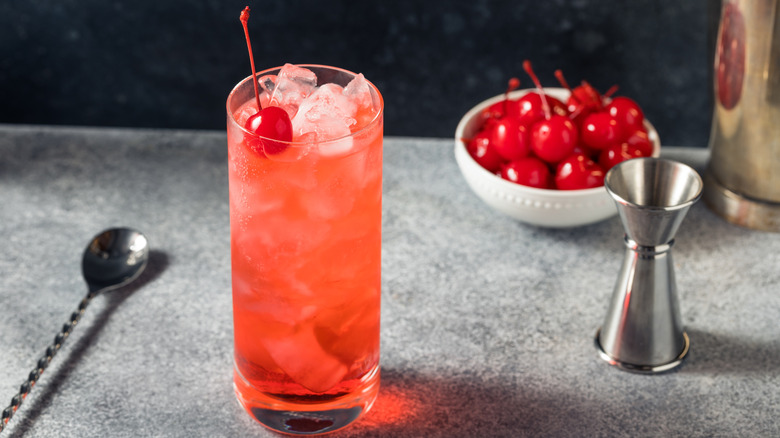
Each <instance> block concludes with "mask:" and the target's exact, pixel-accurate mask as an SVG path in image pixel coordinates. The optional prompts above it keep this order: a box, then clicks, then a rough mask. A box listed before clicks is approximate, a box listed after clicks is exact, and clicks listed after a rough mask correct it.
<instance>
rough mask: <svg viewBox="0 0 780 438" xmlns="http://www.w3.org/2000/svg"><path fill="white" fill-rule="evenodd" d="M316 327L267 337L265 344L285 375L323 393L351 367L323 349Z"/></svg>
mask: <svg viewBox="0 0 780 438" xmlns="http://www.w3.org/2000/svg"><path fill="white" fill-rule="evenodd" d="M313 330H314V329H313V328H312V327H309V326H305V327H299V328H298V329H297V330H296V332H295V333H293V334H290V335H287V336H283V337H279V338H275V339H274V338H270V339H265V340H264V342H263V343H264V345H265V347H266V349H267V350H268V352H269V353H270V355H271V357H272V358H273V360H274V362H276V364H277V365H278V366H279V368H281V369H282V370H283V371H284V373H285V374H287V375H288V376H290V378H292V379H293V380H294V381H295V382H296V383H298V384H300V385H301V386H303V387H304V388H306V389H308V390H310V391H312V392H317V393H322V392H326V391H328V390H329V389H331V388H333V387H334V386H335V385H336V384H338V383H339V382H340V381H341V379H343V378H344V376H345V375H346V374H347V371H349V370H348V368H347V367H346V365H344V364H343V363H342V362H341V361H340V360H339V359H337V358H336V357H334V356H332V355H330V354H328V353H327V352H326V351H325V350H323V348H322V346H321V345H320V343H319V341H318V340H317V337H316V336H315V335H314V331H313Z"/></svg>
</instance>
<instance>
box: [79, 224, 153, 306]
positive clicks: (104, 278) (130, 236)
mask: <svg viewBox="0 0 780 438" xmlns="http://www.w3.org/2000/svg"><path fill="white" fill-rule="evenodd" d="M148 260H149V244H148V242H147V240H146V236H144V235H143V233H141V232H139V231H136V230H132V229H129V228H114V229H110V230H106V231H104V232H102V233H100V234H98V235H97V236H95V237H94V238H93V239H92V241H91V242H90V243H89V245H88V246H87V249H85V250H84V257H83V259H82V261H81V273H82V275H83V276H84V280H85V281H86V282H87V285H88V286H89V290H90V292H92V291H97V292H106V291H108V290H112V289H117V288H120V287H122V286H125V285H126V284H128V283H130V282H131V281H133V280H135V279H136V278H138V276H139V275H141V272H143V270H144V268H145V267H146V263H147V262H148Z"/></svg>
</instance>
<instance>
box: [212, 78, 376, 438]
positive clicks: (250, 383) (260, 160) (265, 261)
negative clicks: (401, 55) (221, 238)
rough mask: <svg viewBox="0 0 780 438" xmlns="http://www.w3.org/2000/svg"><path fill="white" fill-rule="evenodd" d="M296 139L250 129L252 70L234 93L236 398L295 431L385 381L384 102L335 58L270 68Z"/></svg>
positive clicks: (366, 403) (364, 402)
mask: <svg viewBox="0 0 780 438" xmlns="http://www.w3.org/2000/svg"><path fill="white" fill-rule="evenodd" d="M257 78H258V80H259V81H260V86H261V88H260V89H261V90H263V92H262V94H261V96H260V102H261V104H262V106H263V107H267V106H276V107H279V108H282V109H284V110H285V111H287V113H288V114H289V115H290V119H291V120H292V126H293V138H292V141H291V142H283V141H278V140H275V139H269V138H263V137H260V136H258V135H256V134H254V133H252V132H251V131H249V130H247V129H246V128H245V127H244V126H245V123H246V120H247V119H248V118H249V117H251V116H252V115H253V114H255V113H257V111H258V108H257V104H256V99H255V98H254V84H253V81H252V77H249V78H247V79H245V80H243V81H242V82H240V83H239V84H238V85H237V86H236V87H235V89H234V90H233V91H232V92H231V93H230V96H229V97H228V100H227V115H228V117H227V119H228V123H227V135H228V165H229V183H230V228H231V233H230V234H231V241H230V243H231V255H232V281H233V319H234V337H235V375H234V382H235V388H236V394H237V396H238V399H239V401H240V402H241V404H242V405H243V406H244V407H245V408H246V409H247V411H248V412H249V413H250V414H251V415H252V416H253V417H254V418H256V419H257V420H258V421H260V422H261V423H263V424H264V425H266V426H268V427H270V428H272V429H274V430H278V431H281V432H286V433H317V432H329V431H332V430H336V429H338V428H340V427H343V426H345V425H346V424H349V423H350V422H352V421H353V420H354V419H355V418H357V417H358V416H359V415H361V414H362V413H364V412H365V411H367V410H368V409H369V408H370V407H371V404H372V403H373V401H374V399H375V398H376V394H377V391H378V388H379V313H380V282H381V281H380V273H381V223H382V129H383V101H382V97H381V95H380V93H379V92H378V90H377V89H376V88H375V87H374V86H373V85H372V84H370V83H369V82H367V81H366V80H365V79H364V78H363V76H362V75H355V74H354V73H351V72H348V71H345V70H341V69H338V68H333V67H325V66H291V65H286V66H284V67H283V68H282V69H279V68H277V69H273V70H266V71H264V72H259V73H258V74H257Z"/></svg>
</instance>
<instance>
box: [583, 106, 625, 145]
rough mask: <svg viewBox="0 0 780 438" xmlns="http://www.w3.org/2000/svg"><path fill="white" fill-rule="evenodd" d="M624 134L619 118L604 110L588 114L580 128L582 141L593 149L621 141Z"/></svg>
mask: <svg viewBox="0 0 780 438" xmlns="http://www.w3.org/2000/svg"><path fill="white" fill-rule="evenodd" d="M622 134H623V133H622V132H621V130H620V126H619V125H618V122H617V120H615V119H613V118H612V116H610V115H609V114H608V113H606V112H604V111H599V112H594V113H591V114H588V116H587V117H585V119H584V120H583V121H582V127H581V128H580V138H581V139H582V142H583V143H584V144H585V145H586V146H588V147H591V148H593V149H604V148H605V147H607V146H609V145H611V144H614V143H618V142H620V141H621V140H623V138H622V137H623V135H622Z"/></svg>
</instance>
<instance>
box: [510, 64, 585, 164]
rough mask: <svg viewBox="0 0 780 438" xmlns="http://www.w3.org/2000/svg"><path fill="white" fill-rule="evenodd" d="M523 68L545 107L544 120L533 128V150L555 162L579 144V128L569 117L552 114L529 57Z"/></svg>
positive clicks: (541, 156) (548, 160)
mask: <svg viewBox="0 0 780 438" xmlns="http://www.w3.org/2000/svg"><path fill="white" fill-rule="evenodd" d="M523 69H525V71H526V73H528V76H530V77H531V80H532V81H533V83H534V85H535V86H536V89H537V91H538V92H539V94H540V97H541V99H542V108H543V109H544V120H541V121H538V122H536V123H535V124H534V125H533V126H532V128H531V150H533V151H534V153H535V154H536V156H537V157H539V158H541V159H542V160H544V161H547V162H548V163H555V162H557V161H560V160H561V159H563V158H564V157H566V156H567V155H569V154H571V153H572V151H573V150H574V147H575V146H576V145H577V128H575V127H574V124H573V123H572V122H571V120H569V118H568V117H566V116H563V115H560V114H555V115H552V114H551V112H550V105H549V104H548V100H547V96H546V95H545V94H544V89H543V88H542V84H541V82H539V78H538V77H536V74H535V73H534V70H533V67H532V66H531V61H529V60H527V59H526V60H525V61H523Z"/></svg>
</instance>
